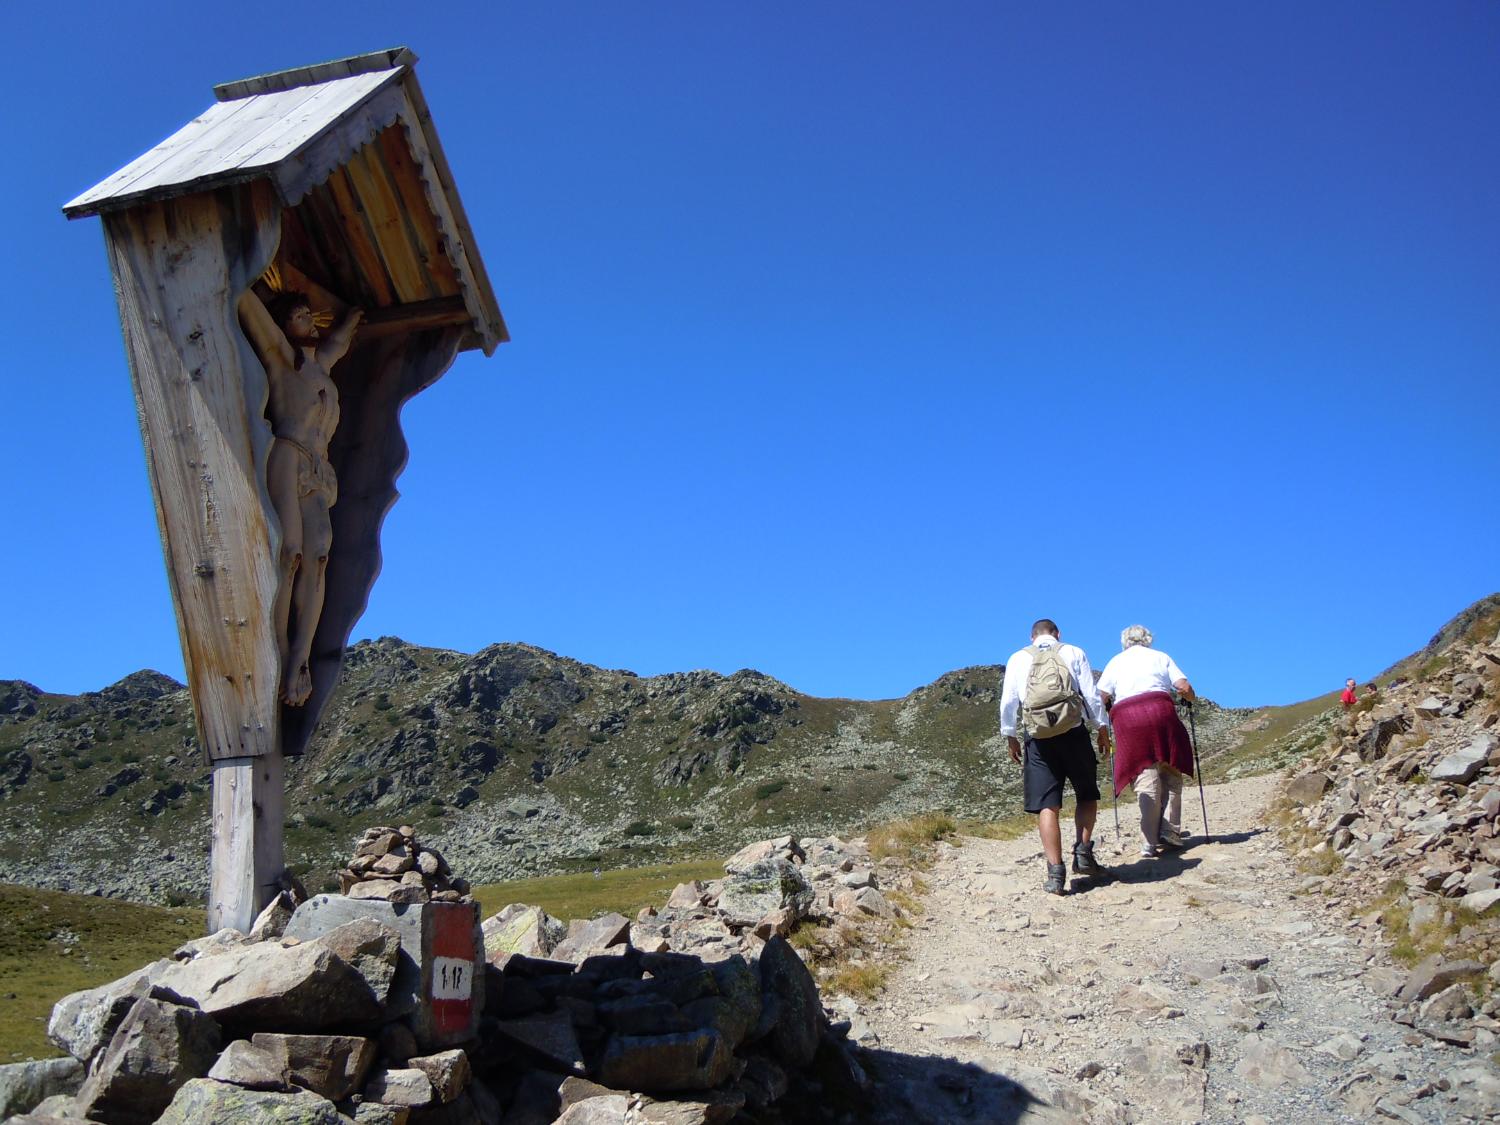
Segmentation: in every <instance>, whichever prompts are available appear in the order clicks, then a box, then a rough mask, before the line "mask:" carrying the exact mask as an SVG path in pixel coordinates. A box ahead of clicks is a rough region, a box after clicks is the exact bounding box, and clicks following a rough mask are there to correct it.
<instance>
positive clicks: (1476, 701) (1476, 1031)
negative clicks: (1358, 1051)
mask: <svg viewBox="0 0 1500 1125" xmlns="http://www.w3.org/2000/svg"><path fill="white" fill-rule="evenodd" d="M1446 656H1447V659H1446V660H1445V661H1437V662H1435V663H1438V664H1440V667H1437V668H1436V669H1434V670H1432V671H1430V672H1429V673H1428V674H1427V675H1424V676H1421V677H1420V678H1417V679H1414V680H1411V681H1400V680H1398V681H1395V682H1393V683H1391V684H1389V685H1387V687H1386V690H1385V691H1384V692H1382V693H1381V694H1380V695H1379V696H1378V697H1376V698H1375V699H1373V700H1367V701H1362V702H1361V704H1360V705H1359V706H1357V707H1355V708H1353V709H1351V710H1350V711H1349V712H1346V713H1345V714H1343V715H1342V716H1341V717H1340V718H1339V720H1338V721H1337V722H1336V723H1335V725H1334V728H1333V731H1332V733H1331V734H1330V735H1329V737H1328V738H1327V740H1326V741H1325V742H1324V744H1323V746H1322V747H1321V749H1320V750H1319V751H1317V752H1315V754H1314V755H1313V756H1312V757H1311V760H1310V761H1309V762H1308V763H1307V764H1306V765H1305V766H1304V768H1303V769H1302V770H1301V772H1299V773H1298V774H1297V775H1296V776H1294V777H1292V778H1291V779H1290V780H1289V781H1288V782H1287V784H1286V787H1285V790H1284V797H1283V799H1284V802H1285V803H1286V805H1287V806H1288V807H1289V808H1290V810H1291V812H1292V814H1293V815H1294V817H1295V818H1296V820H1295V821H1294V823H1297V824H1299V825H1300V827H1301V828H1302V829H1303V831H1304V832H1305V834H1306V837H1307V841H1306V846H1304V847H1303V848H1302V849H1301V851H1300V852H1299V853H1298V856H1297V858H1298V859H1299V860H1301V861H1303V862H1304V863H1305V864H1309V865H1311V866H1314V868H1315V869H1320V870H1324V871H1326V872H1327V873H1326V874H1313V875H1309V876H1308V877H1307V878H1306V879H1305V880H1304V884H1303V889H1304V890H1305V891H1306V892H1308V893H1317V894H1322V895H1324V896H1326V897H1325V901H1326V902H1327V903H1328V904H1329V906H1330V908H1334V909H1350V908H1352V909H1353V910H1354V911H1355V923H1354V924H1355V925H1357V926H1359V927H1360V928H1361V930H1362V940H1364V941H1365V942H1366V943H1367V944H1370V945H1372V946H1373V945H1376V944H1380V943H1383V942H1384V941H1385V940H1387V939H1389V938H1391V937H1395V936H1400V935H1399V934H1393V933H1391V932H1390V931H1391V929H1392V921H1393V920H1395V921H1396V922H1397V923H1398V924H1399V927H1400V928H1401V929H1404V930H1405V931H1407V934H1408V935H1409V936H1410V937H1411V938H1412V939H1414V940H1421V939H1422V938H1424V937H1427V938H1429V939H1430V938H1431V935H1433V934H1448V935H1449V936H1450V938H1451V939H1454V940H1455V941H1456V944H1457V945H1459V946H1461V947H1462V948H1463V949H1464V950H1465V951H1466V955H1463V956H1458V955H1453V954H1451V953H1450V952H1448V951H1446V950H1445V951H1440V952H1435V953H1432V954H1431V955H1430V956H1428V957H1427V958H1426V959H1425V960H1423V961H1422V962H1421V963H1420V964H1418V965H1417V966H1416V968H1415V969H1413V970H1412V971H1411V972H1409V973H1406V974H1391V977H1390V980H1389V982H1388V983H1389V993H1390V1005H1391V1015H1392V1018H1393V1019H1395V1020H1396V1021H1397V1022H1399V1023H1402V1024H1405V1025H1407V1026H1408V1027H1411V1028H1413V1029H1414V1031H1415V1032H1417V1033H1419V1034H1421V1035H1424V1036H1427V1037H1429V1038H1433V1039H1437V1040H1439V1041H1442V1042H1445V1043H1449V1044H1451V1045H1453V1046H1457V1047H1460V1048H1472V1049H1474V1050H1475V1051H1479V1052H1484V1053H1489V1052H1493V1051H1495V1050H1496V1048H1497V1047H1500V638H1496V641H1495V642H1494V643H1488V644H1485V643H1468V644H1456V645H1454V646H1452V647H1451V648H1450V649H1448V650H1447V653H1446ZM1486 978H1487V979H1486Z"/></svg>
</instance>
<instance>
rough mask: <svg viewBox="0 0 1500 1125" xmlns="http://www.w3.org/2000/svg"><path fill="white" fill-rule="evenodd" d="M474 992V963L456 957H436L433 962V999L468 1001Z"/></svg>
mask: <svg viewBox="0 0 1500 1125" xmlns="http://www.w3.org/2000/svg"><path fill="white" fill-rule="evenodd" d="M473 990H474V963H473V962H472V961H460V960H458V959H457V958H454V957H436V958H434V959H433V962H432V998H433V999H434V1000H467V999H469V996H470V995H471V994H472V992H473Z"/></svg>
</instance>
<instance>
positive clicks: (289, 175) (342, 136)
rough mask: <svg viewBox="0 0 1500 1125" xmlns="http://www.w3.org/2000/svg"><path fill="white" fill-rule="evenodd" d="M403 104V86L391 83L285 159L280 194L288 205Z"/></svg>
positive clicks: (392, 118)
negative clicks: (293, 157)
mask: <svg viewBox="0 0 1500 1125" xmlns="http://www.w3.org/2000/svg"><path fill="white" fill-rule="evenodd" d="M404 105H405V101H404V99H403V98H402V95H401V88H400V87H399V86H396V85H391V86H388V87H386V88H385V89H383V90H381V91H380V92H379V93H377V94H375V95H374V96H373V97H371V98H370V99H369V100H368V101H366V102H365V103H364V104H363V105H361V106H359V107H358V108H357V109H354V110H351V111H350V112H349V113H347V114H346V115H345V116H344V117H343V118H342V119H341V120H340V121H339V122H338V123H337V124H336V125H334V126H332V127H330V128H329V129H327V130H325V131H324V132H323V133H321V134H319V136H318V137H317V138H316V139H315V140H313V141H311V142H309V143H308V144H305V145H303V146H302V147H301V148H300V149H299V150H298V151H297V152H296V153H295V159H292V158H288V159H286V160H284V161H283V162H282V164H281V165H280V166H279V167H277V169H276V187H277V190H279V191H280V192H281V198H282V199H283V200H284V201H285V202H286V203H287V205H288V206H291V205H294V204H296V203H297V202H298V201H299V200H301V198H302V197H303V196H304V195H306V194H307V193H308V192H309V191H311V190H312V189H313V188H314V187H316V186H317V185H318V184H321V183H322V182H323V181H325V180H326V179H328V177H329V176H330V175H332V174H333V172H334V170H335V169H337V168H340V167H344V166H346V165H348V164H349V163H350V162H351V160H352V159H353V158H354V156H355V154H356V153H358V152H359V150H360V149H362V148H363V147H364V146H365V145H367V144H369V143H370V142H371V141H373V140H374V139H375V138H376V136H378V135H379V134H380V132H381V130H383V129H385V128H387V127H388V126H389V125H390V124H391V123H392V122H394V121H395V120H396V115H397V114H398V113H400V112H401V109H402V107H403V106H404Z"/></svg>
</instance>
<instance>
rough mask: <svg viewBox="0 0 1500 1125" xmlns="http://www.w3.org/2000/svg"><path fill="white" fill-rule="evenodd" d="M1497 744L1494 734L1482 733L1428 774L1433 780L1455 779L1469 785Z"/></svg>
mask: <svg viewBox="0 0 1500 1125" xmlns="http://www.w3.org/2000/svg"><path fill="white" fill-rule="evenodd" d="M1494 744H1495V739H1494V736H1493V735H1488V734H1481V735H1479V736H1478V737H1477V738H1475V739H1474V740H1473V741H1471V742H1470V743H1469V744H1468V745H1467V746H1465V747H1463V748H1462V749H1459V750H1455V751H1453V753H1451V754H1449V755H1447V756H1446V757H1444V758H1443V760H1442V761H1440V762H1438V764H1437V765H1435V766H1433V767H1432V772H1431V773H1430V774H1428V776H1429V777H1430V778H1432V780H1433V781H1453V782H1457V783H1458V784H1460V785H1467V784H1469V782H1471V781H1473V780H1474V777H1475V775H1476V774H1478V773H1479V771H1480V770H1481V769H1483V768H1484V764H1485V762H1486V761H1488V760H1489V756H1490V750H1491V749H1492V748H1493V746H1494Z"/></svg>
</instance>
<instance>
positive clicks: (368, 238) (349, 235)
mask: <svg viewBox="0 0 1500 1125" xmlns="http://www.w3.org/2000/svg"><path fill="white" fill-rule="evenodd" d="M328 192H329V194H330V195H331V196H332V197H333V203H334V208H335V211H334V215H335V217H336V218H337V220H338V224H339V228H340V229H341V230H342V231H343V232H344V240H345V242H346V244H347V245H348V247H349V253H350V255H351V256H352V257H353V258H354V261H355V262H356V264H358V266H359V272H360V274H361V275H362V276H363V277H364V280H365V283H366V285H367V286H368V287H369V290H370V292H371V293H372V294H373V295H374V297H375V303H376V304H377V305H380V306H385V305H392V304H395V303H396V299H395V297H394V295H393V294H392V291H391V279H390V278H389V277H387V276H386V272H385V265H384V264H383V263H382V262H381V260H380V255H379V254H378V253H377V252H376V250H375V239H374V236H373V235H372V234H371V232H370V226H369V224H368V223H367V222H366V221H365V216H364V212H363V211H361V210H360V206H359V202H358V200H356V199H355V197H354V188H353V187H351V186H350V184H349V178H348V177H347V176H346V175H344V172H343V170H342V169H341V170H339V171H337V172H335V173H334V174H333V175H331V176H329V177H328Z"/></svg>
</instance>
